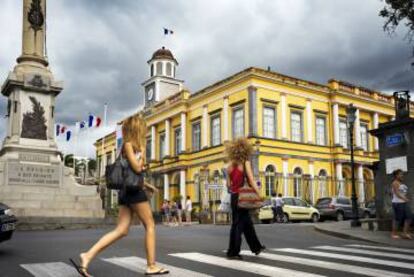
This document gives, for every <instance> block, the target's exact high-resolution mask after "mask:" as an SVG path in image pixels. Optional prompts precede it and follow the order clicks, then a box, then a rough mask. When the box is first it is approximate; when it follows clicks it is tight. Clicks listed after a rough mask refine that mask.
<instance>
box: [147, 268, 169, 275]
mask: <svg viewBox="0 0 414 277" xmlns="http://www.w3.org/2000/svg"><path fill="white" fill-rule="evenodd" d="M168 273H170V271H169V270H168V269H165V268H160V269H158V270H157V271H154V272H148V271H147V272H145V275H165V274H168Z"/></svg>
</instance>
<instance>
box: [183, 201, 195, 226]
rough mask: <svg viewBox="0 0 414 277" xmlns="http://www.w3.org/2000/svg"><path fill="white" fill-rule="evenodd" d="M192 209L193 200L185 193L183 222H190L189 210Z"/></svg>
mask: <svg viewBox="0 0 414 277" xmlns="http://www.w3.org/2000/svg"><path fill="white" fill-rule="evenodd" d="M192 211H193V202H191V198H190V196H189V195H187V200H186V201H185V222H186V223H191V212H192Z"/></svg>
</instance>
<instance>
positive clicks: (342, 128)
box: [339, 120, 349, 148]
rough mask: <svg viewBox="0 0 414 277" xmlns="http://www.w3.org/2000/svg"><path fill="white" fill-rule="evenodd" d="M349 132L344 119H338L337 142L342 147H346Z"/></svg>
mask: <svg viewBox="0 0 414 277" xmlns="http://www.w3.org/2000/svg"><path fill="white" fill-rule="evenodd" d="M348 135H349V133H348V127H347V126H346V121H344V120H341V121H339V143H340V144H341V145H342V147H343V148H348V144H349V136H348Z"/></svg>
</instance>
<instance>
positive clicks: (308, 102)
mask: <svg viewBox="0 0 414 277" xmlns="http://www.w3.org/2000/svg"><path fill="white" fill-rule="evenodd" d="M306 119H307V120H306V122H307V124H306V125H307V128H306V129H307V130H308V143H313V128H312V125H313V124H312V100H310V99H307V100H306Z"/></svg>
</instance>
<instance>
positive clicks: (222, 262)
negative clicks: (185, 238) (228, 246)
mask: <svg viewBox="0 0 414 277" xmlns="http://www.w3.org/2000/svg"><path fill="white" fill-rule="evenodd" d="M169 255H171V256H173V257H178V258H183V259H187V260H191V261H196V262H200V263H206V264H211V265H215V266H220V267H225V268H230V269H234V270H239V271H245V272H249V273H255V274H259V275H262V276H272V277H277V276H290V277H294V276H297V277H311V276H315V277H316V276H323V275H318V274H312V273H307V272H303V271H296V270H291V269H286V268H281V267H274V266H269V265H263V264H257V263H253V262H245V261H239V260H229V259H226V258H224V257H217V256H212V255H206V254H202V253H195V252H194V253H175V254H169Z"/></svg>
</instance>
